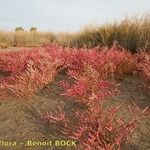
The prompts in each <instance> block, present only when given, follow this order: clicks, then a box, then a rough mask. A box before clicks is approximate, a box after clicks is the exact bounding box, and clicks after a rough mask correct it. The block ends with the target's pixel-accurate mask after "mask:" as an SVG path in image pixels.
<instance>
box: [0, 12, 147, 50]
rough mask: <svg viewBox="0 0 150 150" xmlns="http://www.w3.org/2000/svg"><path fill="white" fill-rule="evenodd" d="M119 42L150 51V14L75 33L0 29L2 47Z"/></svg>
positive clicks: (89, 45)
mask: <svg viewBox="0 0 150 150" xmlns="http://www.w3.org/2000/svg"><path fill="white" fill-rule="evenodd" d="M114 41H117V42H118V43H119V44H120V45H121V46H122V47H124V48H126V49H128V50H130V51H131V52H136V51H137V50H138V49H140V48H145V49H147V50H148V49H149V50H150V15H149V14H148V15H144V16H142V17H132V18H125V19H124V20H123V21H122V22H115V23H112V24H105V25H103V26H100V27H95V26H93V27H86V28H85V29H84V30H81V31H80V32H76V33H57V34H56V33H51V32H49V33H48V32H45V33H39V32H26V31H20V32H2V31H1V32H0V47H2V48H5V47H10V46H11V47H12V46H23V47H26V46H28V47H32V46H39V45H42V44H49V43H50V42H56V43H58V44H59V45H61V46H64V47H66V46H67V47H87V48H92V47H96V46H104V45H108V46H111V45H112V43H113V42H114Z"/></svg>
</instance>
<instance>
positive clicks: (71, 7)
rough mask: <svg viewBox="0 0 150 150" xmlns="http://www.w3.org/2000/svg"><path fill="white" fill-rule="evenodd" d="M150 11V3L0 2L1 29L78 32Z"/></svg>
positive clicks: (145, 0)
mask: <svg viewBox="0 0 150 150" xmlns="http://www.w3.org/2000/svg"><path fill="white" fill-rule="evenodd" d="M149 11H150V0H0V30H14V28H15V27H17V26H22V27H23V28H25V29H29V28H30V27H31V26H36V27H37V28H38V30H41V31H77V30H79V29H81V27H84V26H85V25H87V24H104V23H105V22H112V21H114V20H120V19H122V18H124V17H125V16H133V15H137V16H138V15H141V14H144V13H145V12H146V13H147V12H149Z"/></svg>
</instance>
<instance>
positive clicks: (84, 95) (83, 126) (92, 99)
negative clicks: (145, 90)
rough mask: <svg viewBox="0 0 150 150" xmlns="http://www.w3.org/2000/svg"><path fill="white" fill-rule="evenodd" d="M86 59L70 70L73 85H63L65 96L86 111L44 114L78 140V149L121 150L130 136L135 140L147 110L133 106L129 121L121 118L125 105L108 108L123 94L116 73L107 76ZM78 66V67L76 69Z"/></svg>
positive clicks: (50, 121)
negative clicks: (110, 101) (112, 98)
mask: <svg viewBox="0 0 150 150" xmlns="http://www.w3.org/2000/svg"><path fill="white" fill-rule="evenodd" d="M108 53H109V52H108ZM82 54H83V53H82ZM83 56H84V55H82V57H80V58H79V60H80V59H82V61H80V63H78V64H76V63H72V62H71V65H70V66H69V68H68V73H67V75H68V76H69V77H71V78H72V79H73V81H72V83H68V82H66V81H61V82H60V85H61V86H62V87H63V88H64V93H63V94H61V95H64V96H67V97H70V98H72V99H73V100H75V101H76V102H77V103H79V104H80V105H82V107H84V110H79V109H75V110H73V112H69V114H72V115H71V116H70V115H67V113H65V112H64V110H62V109H59V111H58V112H57V111H56V110H55V113H53V112H52V111H48V112H46V113H44V115H43V118H44V120H45V121H46V122H48V123H50V124H51V123H52V124H54V125H55V129H56V128H57V130H59V131H60V132H61V133H62V134H64V135H65V136H67V138H68V137H69V138H72V139H75V140H77V141H78V145H77V147H76V148H75V149H81V150H114V149H118V150H120V149H121V146H122V144H123V143H124V142H125V141H126V140H128V141H129V139H128V138H129V137H130V138H131V135H132V132H133V131H134V129H135V128H136V127H137V126H138V124H139V119H140V117H141V116H142V114H143V113H144V112H145V111H146V109H147V108H145V109H144V110H140V109H139V108H138V107H137V106H135V105H133V106H135V107H133V106H132V107H129V111H130V112H131V116H130V119H129V120H127V119H126V117H123V116H118V115H119V113H118V112H119V111H120V110H121V106H122V105H123V104H118V105H115V106H113V107H110V108H106V107H104V105H105V101H106V99H107V98H108V97H110V96H113V95H115V94H117V93H118V92H119V91H118V90H117V84H116V83H115V80H114V79H115V74H113V75H114V76H112V77H113V78H110V77H111V76H109V77H108V76H107V75H108V74H107V75H106V76H103V75H102V72H101V71H100V70H98V69H97V68H96V69H95V66H94V65H93V64H90V63H87V59H85V62H83ZM119 58H120V57H119ZM74 59H75V58H74ZM121 59H122V60H123V59H124V58H121ZM100 60H101V61H102V62H103V61H104V59H100ZM75 61H76V60H75ZM132 61H133V60H132ZM81 62H82V63H81ZM94 63H95V62H94ZM72 64H73V65H72ZM101 64H103V63H101ZM107 64H108V61H107ZM114 64H115V63H114ZM75 65H78V67H77V68H76V67H75ZM103 66H104V65H103ZM127 66H128V65H127ZM116 67H117V66H116ZM80 69H81V70H80ZM109 72H110V70H109ZM106 73H107V72H106ZM112 73H113V72H111V74H112ZM126 73H127V72H126ZM111 74H110V75H111ZM117 75H118V74H117ZM112 79H113V80H112Z"/></svg>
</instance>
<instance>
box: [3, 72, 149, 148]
mask: <svg viewBox="0 0 150 150" xmlns="http://www.w3.org/2000/svg"><path fill="white" fill-rule="evenodd" d="M62 79H64V76H63V75H58V77H57V78H56V79H55V81H54V82H53V83H51V84H50V85H49V87H50V90H49V89H47V90H46V91H45V90H43V91H41V92H40V93H39V94H38V95H36V96H35V98H34V99H32V100H30V101H28V102H25V101H22V100H15V99H8V100H5V101H3V100H1V102H0V140H1V141H0V144H1V142H2V141H18V145H17V146H16V147H12V146H11V147H9V146H7V147H6V146H0V150H5V149H6V150H7V149H8V150H13V149H14V150H44V149H45V150H60V149H63V150H66V149H67V148H58V147H45V148H44V147H33V146H32V147H27V146H25V144H26V142H27V141H28V140H33V141H38V140H39V141H50V140H53V139H59V140H60V139H61V138H62V137H61V135H59V133H57V132H56V131H53V130H51V127H49V126H47V125H45V123H43V122H42V121H41V118H40V114H41V112H44V111H46V110H49V109H50V108H56V107H57V106H66V105H68V107H70V106H71V104H69V103H66V102H65V98H63V97H61V96H60V92H61V90H60V89H59V88H58V82H59V81H60V80H62ZM139 83H140V80H139V79H138V78H134V77H126V78H125V79H124V80H123V81H122V82H121V85H120V86H119V89H120V90H121V94H120V95H118V96H116V97H115V98H114V99H117V100H118V101H126V102H127V103H131V100H134V101H135V102H136V103H137V105H138V106H140V107H141V108H144V107H145V106H150V93H149V92H148V91H145V90H144V89H139V88H138V84H139ZM71 107H72V106H71ZM68 149H70V150H73V148H68ZM122 149H123V150H150V118H149V117H148V116H147V117H145V118H143V120H142V121H141V124H140V127H139V128H138V129H137V130H136V133H135V134H134V139H133V142H132V144H128V145H125V146H123V148H122Z"/></svg>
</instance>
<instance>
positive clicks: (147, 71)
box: [134, 51, 150, 89]
mask: <svg viewBox="0 0 150 150" xmlns="http://www.w3.org/2000/svg"><path fill="white" fill-rule="evenodd" d="M134 57H135V62H136V64H137V69H138V70H137V72H138V74H139V76H140V77H142V78H143V79H144V81H145V83H144V84H145V85H144V86H145V87H146V88H148V89H150V53H147V52H145V51H140V52H139V53H138V54H135V56H134Z"/></svg>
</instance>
